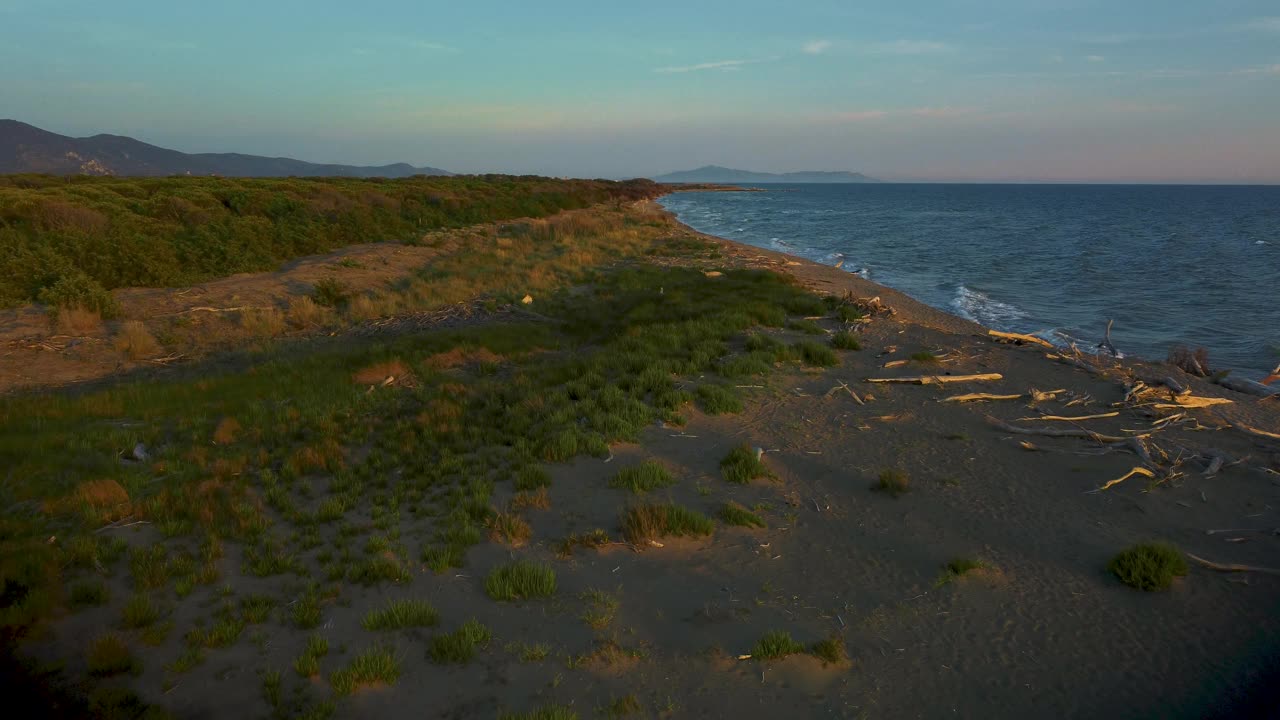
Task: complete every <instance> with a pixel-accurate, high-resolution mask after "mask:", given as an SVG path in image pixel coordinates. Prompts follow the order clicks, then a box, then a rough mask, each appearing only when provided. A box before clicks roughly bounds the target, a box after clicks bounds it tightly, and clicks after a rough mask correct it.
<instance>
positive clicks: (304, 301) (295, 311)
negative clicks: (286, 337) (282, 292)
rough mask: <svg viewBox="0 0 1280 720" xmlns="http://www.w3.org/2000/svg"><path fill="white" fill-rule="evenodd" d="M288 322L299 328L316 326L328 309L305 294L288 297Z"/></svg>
mask: <svg viewBox="0 0 1280 720" xmlns="http://www.w3.org/2000/svg"><path fill="white" fill-rule="evenodd" d="M288 316H289V324H290V325H292V326H293V327H295V328H297V329H299V330H306V329H309V328H314V327H317V326H319V325H321V324H323V323H324V320H325V318H326V317H327V316H328V311H327V310H325V309H324V308H322V307H320V306H319V305H317V304H316V302H315V301H314V300H312V299H311V298H310V297H308V296H306V295H298V296H296V297H293V298H290V299H289V313H288Z"/></svg>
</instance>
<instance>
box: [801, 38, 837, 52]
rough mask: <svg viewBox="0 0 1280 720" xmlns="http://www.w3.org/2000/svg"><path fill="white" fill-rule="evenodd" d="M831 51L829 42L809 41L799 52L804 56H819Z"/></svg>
mask: <svg viewBox="0 0 1280 720" xmlns="http://www.w3.org/2000/svg"><path fill="white" fill-rule="evenodd" d="M830 49H831V41H830V40H810V41H809V42H807V43H805V44H804V46H803V47H801V48H800V50H801V51H802V52H803V53H804V54H806V55H821V54H822V53H824V52H826V51H827V50H830Z"/></svg>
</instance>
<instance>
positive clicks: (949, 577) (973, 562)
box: [933, 557, 987, 587]
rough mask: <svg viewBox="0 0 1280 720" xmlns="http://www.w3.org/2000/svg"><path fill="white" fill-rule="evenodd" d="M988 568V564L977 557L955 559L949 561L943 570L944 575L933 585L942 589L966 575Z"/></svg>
mask: <svg viewBox="0 0 1280 720" xmlns="http://www.w3.org/2000/svg"><path fill="white" fill-rule="evenodd" d="M985 567H987V564H986V563H985V562H983V561H982V560H981V559H980V558H975V557H954V558H951V560H949V561H947V564H946V565H945V566H943V568H942V574H941V575H939V576H938V580H937V581H936V582H935V583H934V584H933V586H934V587H942V586H943V585H946V584H947V583H949V582H951V581H953V580H958V579H960V578H962V577H964V576H965V574H966V573H969V572H972V571H974V570H981V569H983V568H985Z"/></svg>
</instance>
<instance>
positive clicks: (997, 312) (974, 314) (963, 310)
mask: <svg viewBox="0 0 1280 720" xmlns="http://www.w3.org/2000/svg"><path fill="white" fill-rule="evenodd" d="M951 307H952V308H953V309H954V310H955V311H956V314H957V315H959V316H960V317H962V318H965V319H967V320H972V321H974V322H976V323H978V324H979V325H985V326H987V327H992V328H1002V327H1008V325H1009V324H1010V323H1013V322H1017V321H1018V320H1025V319H1026V318H1027V313H1026V312H1025V311H1023V310H1022V309H1021V308H1019V307H1017V306H1015V305H1010V304H1009V303H1005V302H1000V301H999V300H995V299H993V298H992V297H991V296H989V295H987V294H986V293H984V292H982V291H981V290H972V289H970V288H967V287H965V286H964V285H960V286H959V287H957V288H956V295H955V297H954V298H953V299H952V300H951Z"/></svg>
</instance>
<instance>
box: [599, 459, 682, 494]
mask: <svg viewBox="0 0 1280 720" xmlns="http://www.w3.org/2000/svg"><path fill="white" fill-rule="evenodd" d="M674 483H675V478H673V477H671V473H669V472H667V469H666V468H665V467H663V466H662V465H660V464H659V463H657V462H655V461H653V460H646V461H644V462H642V463H640V464H639V465H635V466H632V467H629V468H623V469H622V470H620V471H618V474H617V475H614V476H613V478H612V479H611V480H609V487H613V488H627V489H629V490H631V492H633V493H635V494H637V495H639V494H641V493H646V492H649V491H650V490H657V489H659V488H664V487H670V486H671V485H672V484H674Z"/></svg>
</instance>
